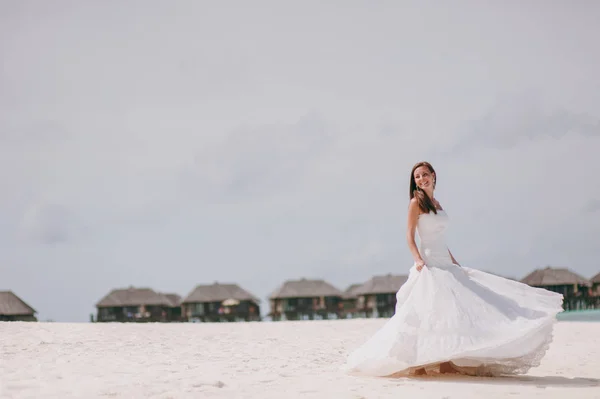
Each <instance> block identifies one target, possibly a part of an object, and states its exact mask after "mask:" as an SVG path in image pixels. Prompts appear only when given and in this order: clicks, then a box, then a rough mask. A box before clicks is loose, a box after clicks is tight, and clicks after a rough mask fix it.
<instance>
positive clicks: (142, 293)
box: [96, 287, 179, 308]
mask: <svg viewBox="0 0 600 399" xmlns="http://www.w3.org/2000/svg"><path fill="white" fill-rule="evenodd" d="M169 295H176V294H169ZM176 296H177V295H176ZM141 305H144V306H146V305H154V306H166V307H175V306H178V305H179V304H175V305H174V304H173V302H172V301H171V299H169V297H168V296H167V295H165V294H161V293H159V292H156V291H154V290H153V289H151V288H135V287H129V288H118V289H114V290H112V291H111V292H110V293H109V294H108V295H106V296H105V297H104V298H102V299H101V300H100V302H98V303H97V304H96V307H98V308H108V307H124V306H141Z"/></svg>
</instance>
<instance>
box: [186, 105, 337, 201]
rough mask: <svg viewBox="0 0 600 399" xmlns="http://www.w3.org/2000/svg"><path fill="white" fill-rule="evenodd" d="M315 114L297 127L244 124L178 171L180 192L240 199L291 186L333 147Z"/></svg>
mask: <svg viewBox="0 0 600 399" xmlns="http://www.w3.org/2000/svg"><path fill="white" fill-rule="evenodd" d="M330 129H331V127H330V126H328V125H327V123H326V122H325V120H324V119H323V118H322V116H321V115H319V114H318V113H309V114H307V115H305V116H303V117H301V118H300V119H299V120H298V121H297V122H295V123H288V124H284V123H279V124H272V125H261V126H243V127H238V128H236V129H233V130H232V131H230V132H229V133H228V134H227V135H226V137H225V139H224V140H222V141H220V142H218V143H216V144H209V145H206V146H204V147H203V148H201V149H199V150H198V152H197V154H196V155H195V156H194V158H193V160H192V162H191V163H190V164H188V165H187V166H186V167H185V168H184V169H183V171H182V173H181V184H182V186H183V187H184V191H187V192H188V193H192V194H193V195H196V196H199V197H201V198H204V199H206V200H208V201H226V202H229V201H240V200H243V199H249V198H252V197H264V196H268V195H270V194H273V193H276V192H280V191H282V190H283V191H285V190H288V189H290V188H293V187H294V186H295V185H297V184H298V181H299V180H300V179H302V177H303V174H304V173H305V172H306V170H307V167H308V166H309V165H310V164H311V162H313V161H315V159H317V158H319V157H320V156H322V155H323V154H324V153H325V152H326V151H327V149H328V148H329V147H330V145H331V144H332V139H333V132H331V130H330Z"/></svg>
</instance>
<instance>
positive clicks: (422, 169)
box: [413, 165, 435, 190]
mask: <svg viewBox="0 0 600 399" xmlns="http://www.w3.org/2000/svg"><path fill="white" fill-rule="evenodd" d="M413 176H414V178H415V183H416V184H417V187H419V188H420V189H421V190H426V189H429V188H431V189H433V181H434V179H435V175H434V174H432V173H431V171H430V170H429V168H428V167H427V166H425V165H423V166H419V167H418V168H417V169H415V173H414V174H413Z"/></svg>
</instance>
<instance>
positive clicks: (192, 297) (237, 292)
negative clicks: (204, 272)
mask: <svg viewBox="0 0 600 399" xmlns="http://www.w3.org/2000/svg"><path fill="white" fill-rule="evenodd" d="M227 299H236V300H238V301H253V302H255V303H259V302H260V299H258V298H257V297H255V296H254V295H252V294H251V293H249V292H248V291H246V290H245V289H243V288H242V287H240V286H239V285H237V284H219V283H217V282H215V283H214V284H210V285H198V286H196V288H194V290H193V291H192V292H191V293H190V294H189V295H188V296H187V297H186V298H185V299H184V300H183V301H182V302H181V303H201V302H222V301H225V300H227Z"/></svg>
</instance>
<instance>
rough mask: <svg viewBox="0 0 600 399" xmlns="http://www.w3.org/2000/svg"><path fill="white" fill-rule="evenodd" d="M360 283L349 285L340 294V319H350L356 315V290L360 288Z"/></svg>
mask: <svg viewBox="0 0 600 399" xmlns="http://www.w3.org/2000/svg"><path fill="white" fill-rule="evenodd" d="M361 285H362V283H356V284H352V285H350V286H349V287H348V288H346V290H345V291H344V292H343V294H342V304H343V305H342V314H341V317H342V318H352V317H354V315H355V314H356V301H357V300H358V297H357V296H356V289H357V288H358V287H360V286H361Z"/></svg>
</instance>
